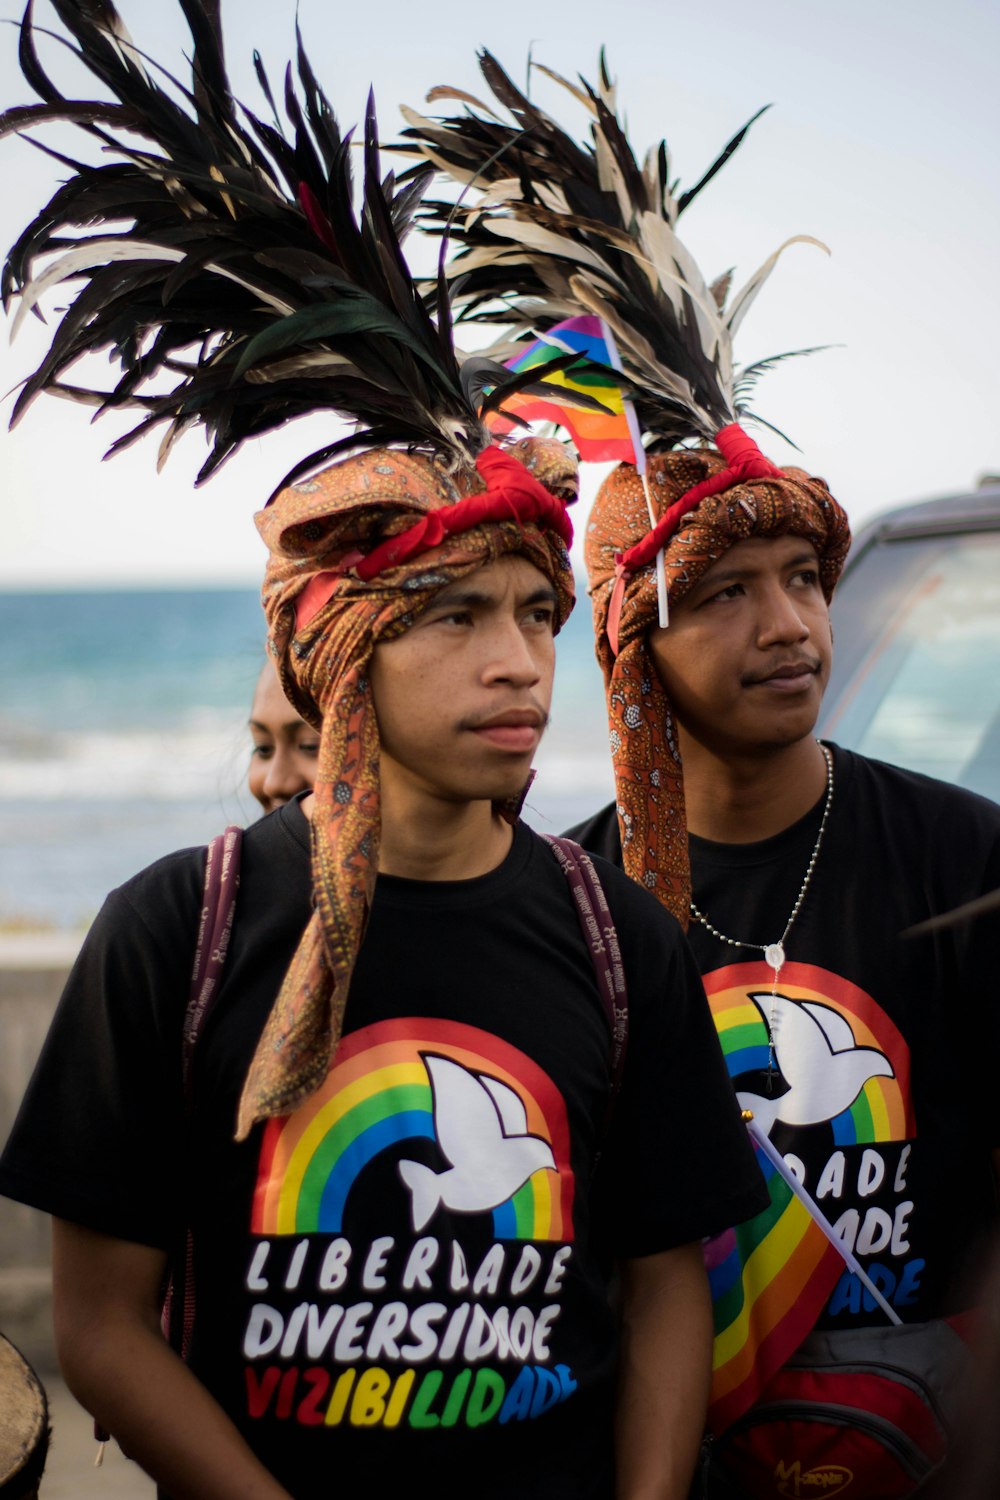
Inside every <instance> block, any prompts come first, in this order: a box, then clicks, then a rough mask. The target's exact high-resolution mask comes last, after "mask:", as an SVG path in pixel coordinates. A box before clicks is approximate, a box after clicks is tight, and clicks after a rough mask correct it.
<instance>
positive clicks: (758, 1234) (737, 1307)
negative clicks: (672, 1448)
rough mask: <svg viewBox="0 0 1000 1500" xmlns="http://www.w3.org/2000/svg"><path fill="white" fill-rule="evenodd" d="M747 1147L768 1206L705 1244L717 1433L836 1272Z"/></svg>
mask: <svg viewBox="0 0 1000 1500" xmlns="http://www.w3.org/2000/svg"><path fill="white" fill-rule="evenodd" d="M754 1148H755V1151H756V1155H757V1163H758V1166H759V1167H760V1170H761V1173H762V1175H763V1177H764V1180H765V1181H766V1183H767V1188H768V1193H769V1195H770V1200H771V1201H770V1203H769V1205H768V1207H767V1208H766V1209H764V1210H763V1212H761V1213H759V1214H757V1216H756V1217H755V1218H753V1219H748V1220H747V1221H746V1223H745V1224H740V1225H738V1226H737V1228H735V1229H727V1230H726V1231H725V1232H724V1233H723V1234H720V1235H718V1236H716V1238H715V1239H712V1240H709V1241H708V1242H707V1244H706V1245H705V1263H706V1266H707V1268H708V1280H709V1286H710V1287H711V1291H712V1309H713V1316H714V1320H715V1343H714V1348H713V1355H712V1392H711V1396H710V1399H709V1409H708V1426H709V1430H710V1431H711V1432H713V1433H715V1435H716V1436H717V1437H718V1436H719V1435H720V1434H721V1433H723V1432H724V1431H725V1430H726V1428H727V1427H729V1426H730V1425H731V1423H733V1422H735V1421H736V1420H737V1418H738V1417H740V1416H742V1415H743V1413H744V1412H745V1411H746V1410H747V1409H748V1407H750V1406H751V1405H752V1404H753V1402H754V1401H755V1400H756V1399H757V1397H758V1395H759V1394H760V1392H761V1391H762V1390H763V1388H764V1386H765V1385H767V1383H768V1381H769V1380H770V1379H771V1377H772V1375H774V1374H775V1373H776V1372H777V1371H778V1370H779V1369H780V1368H781V1366H782V1365H783V1364H785V1363H786V1361H787V1360H788V1359H789V1357H790V1356H791V1355H792V1354H794V1352H795V1350H796V1349H797V1348H798V1347H799V1345H800V1344H801V1343H802V1340H803V1339H804V1338H805V1337H806V1334H808V1333H809V1332H811V1330H812V1328H813V1325H814V1324H815V1322H816V1319H817V1318H818V1317H819V1315H820V1313H821V1312H822V1310H823V1308H824V1307H825V1305H826V1303H827V1300H828V1299H829V1297H830V1294H831V1293H832V1291H833V1289H834V1287H835V1286H836V1284H837V1281H838V1280H839V1278H840V1276H841V1275H842V1273H843V1270H844V1262H843V1260H842V1258H841V1256H840V1254H839V1253H838V1251H837V1250H836V1249H835V1247H834V1246H833V1245H831V1243H830V1241H829V1240H828V1239H827V1237H826V1235H825V1234H824V1233H823V1231H822V1230H821V1229H820V1227H819V1225H818V1224H817V1223H816V1221H815V1220H814V1219H813V1217H812V1215H811V1214H810V1213H809V1210H808V1209H807V1208H806V1206H805V1204H804V1203H802V1201H801V1200H800V1199H799V1198H798V1197H796V1195H795V1193H794V1192H793V1191H792V1189H791V1188H790V1187H789V1186H788V1184H787V1182H785V1180H784V1178H783V1177H782V1176H781V1174H780V1172H779V1171H778V1169H777V1167H775V1165H774V1163H773V1162H772V1161H770V1160H769V1158H768V1157H767V1155H766V1154H765V1153H764V1152H763V1151H762V1150H761V1149H760V1148H759V1147H758V1146H757V1145H756V1143H754Z"/></svg>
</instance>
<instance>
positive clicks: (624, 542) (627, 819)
mask: <svg viewBox="0 0 1000 1500" xmlns="http://www.w3.org/2000/svg"><path fill="white" fill-rule="evenodd" d="M723 431H724V433H725V434H726V437H725V438H724V439H723V441H724V442H727V440H728V439H729V438H730V437H731V436H732V429H731V428H730V429H723ZM736 431H737V432H739V429H738V428H737V429H736ZM741 436H744V435H743V434H741ZM746 441H747V443H751V442H752V440H750V439H747V440H746ZM752 446H753V448H754V449H756V445H755V444H754V445H752ZM735 457H736V458H737V461H738V457H739V456H738V455H736V456H735ZM750 457H751V459H752V455H750ZM752 461H753V462H754V463H756V460H753V459H752ZM762 462H763V464H764V465H766V469H765V471H764V472H762V473H760V474H759V477H750V478H746V479H743V480H740V481H737V482H735V483H734V482H733V479H732V477H731V476H732V471H733V469H734V468H736V463H734V454H733V451H732V445H731V444H729V445H728V451H727V453H726V454H725V456H723V455H722V454H720V453H718V452H716V451H714V450H709V449H699V450H689V449H677V450H675V451H673V452H670V453H660V454H655V455H653V456H651V457H650V458H649V459H648V461H647V475H646V477H647V485H648V490H649V495H650V499H651V502H652V504H653V506H654V508H655V510H656V512H657V515H658V517H660V518H665V517H668V516H670V515H671V513H672V512H673V511H674V510H675V507H677V506H678V503H679V502H680V504H681V507H682V508H683V512H684V513H683V514H682V515H680V517H679V521H678V524H677V525H676V529H675V530H674V531H673V534H672V536H669V537H668V538H667V539H666V544H665V546H664V543H663V541H662V540H661V541H660V542H658V543H655V544H654V543H650V544H649V545H648V548H647V543H646V538H647V537H648V536H650V535H651V533H650V526H649V511H648V508H647V505H646V496H645V493H644V491H643V484H642V480H641V478H640V477H639V475H638V474H637V473H636V471H635V469H634V468H632V467H631V465H628V464H623V465H621V466H620V467H619V468H618V469H616V470H615V471H614V472H613V473H612V474H611V475H610V476H609V477H608V478H607V479H606V480H605V482H604V484H603V485H602V486H601V488H600V490H599V492H598V494H597V498H596V499H595V501H594V505H593V509H592V510H591V513H590V519H589V522H588V526H587V535H586V560H587V575H588V578H589V581H590V589H591V598H592V603H593V609H594V629H595V632H596V639H597V657H598V660H599V662H600V664H601V670H602V671H603V673H604V682H605V687H606V690H607V699H608V719H609V729H610V735H611V754H612V760H613V763H614V769H615V796H616V800H617V805H618V826H619V830H620V832H621V840H622V856H623V859H624V863H625V869H626V871H627V872H628V874H629V875H631V877H632V878H633V880H638V881H639V882H640V884H642V885H644V886H646V887H647V889H649V890H652V891H654V892H655V893H656V895H657V896H658V897H659V899H660V900H661V901H662V903H663V904H664V906H666V907H667V908H668V910H670V911H672V912H673V913H674V915H675V916H676V917H677V919H678V921H679V922H680V923H681V925H682V926H684V927H685V928H686V927H687V922H688V908H689V902H690V899H691V873H690V867H689V863H688V849H687V820H686V816H685V808H684V781H683V769H682V766H681V756H680V749H679V747H678V744H677V736H676V733H675V730H674V724H673V718H672V715H671V710H670V704H669V702H668V701H667V697H666V694H665V693H664V691H663V687H662V686H661V683H660V680H659V677H658V676H657V673H656V669H655V667H654V665H653V659H652V656H651V655H650V653H649V650H648V648H647V637H648V635H649V631H650V630H651V629H654V628H655V627H656V626H657V625H658V623H659V612H658V608H657V595H656V570H655V564H654V561H653V559H654V558H655V555H656V553H657V551H658V550H659V548H660V546H664V567H665V571H666V580H667V595H668V599H669V602H670V603H671V604H672V605H676V604H677V603H679V601H680V600H681V599H683V597H684V595H685V594H686V593H687V592H688V591H689V590H690V589H691V588H692V587H693V586H694V584H695V583H697V581H698V580H699V578H701V576H702V574H703V573H705V572H707V571H708V569H709V568H710V567H711V566H712V565H713V563H716V562H718V561H719V559H720V558H721V557H724V556H725V554H726V553H727V552H728V551H729V549H730V547H733V546H735V545H736V543H737V542H742V541H746V540H747V539H748V538H750V537H772V536H773V537H777V536H785V535H788V534H792V535H795V536H802V537H805V538H806V539H807V540H808V541H810V542H811V543H812V544H813V546H814V547H815V548H816V554H817V556H818V558H819V573H820V579H821V582H822V587H823V592H824V594H825V595H826V598H827V600H829V599H830V597H831V595H832V593H833V587H834V584H835V583H836V581H837V579H838V578H839V576H840V571H841V568H842V567H843V564H844V558H845V557H846V556H847V549H848V547H849V545H850V540H851V534H850V528H849V526H848V522H847V516H846V515H845V513H844V511H843V510H842V508H841V507H840V506H839V505H838V504H837V502H836V500H834V498H833V496H832V495H831V494H830V492H829V490H828V489H827V487H826V485H825V483H824V482H823V480H822V479H814V478H811V477H810V476H809V475H808V474H806V473H805V472H804V471H803V470H801V469H791V468H790V469H784V470H781V469H776V468H775V467H774V466H773V465H772V464H770V463H768V461H767V460H766V459H763V460H762ZM742 472H744V473H745V472H746V469H745V468H744V469H743V470H742ZM724 476H728V477H724ZM719 484H721V485H723V486H724V487H723V488H720V487H719ZM695 493H698V494H699V495H700V498H698V499H696V500H695V501H694V503H693V505H692V506H690V507H689V506H688V504H687V502H688V500H689V499H690V497H691V495H692V494H695ZM661 536H662V533H661ZM637 544H639V545H640V546H641V547H642V548H643V549H644V551H643V553H640V555H641V556H645V561H643V562H642V563H640V564H637V565H636V567H635V570H634V571H630V569H629V568H628V567H627V566H623V563H624V559H625V558H628V557H629V556H635V552H636V551H638V548H637ZM630 549H635V551H630ZM647 552H648V555H646V553H647ZM612 604H614V606H615V608H616V609H617V611H618V613H617V637H618V639H617V647H618V654H617V656H616V655H615V653H614V651H613V650H612V648H611V644H610V642H609V640H608V616H609V612H610V610H611V608H612Z"/></svg>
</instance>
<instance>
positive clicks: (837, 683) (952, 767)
mask: <svg viewBox="0 0 1000 1500" xmlns="http://www.w3.org/2000/svg"><path fill="white" fill-rule="evenodd" d="M833 618H834V622H835V626H836V631H837V644H836V648H835V653H839V651H840V646H841V640H840V636H841V625H842V624H843V625H844V626H845V631H844V634H845V636H846V637H847V639H846V640H845V642H844V644H845V648H846V652H847V656H848V658H849V659H848V661H847V662H846V663H843V662H842V663H841V665H842V666H846V673H844V672H835V674H834V678H833V680H832V681H831V698H830V700H828V702H827V704H826V707H825V713H824V719H823V733H824V734H825V735H826V736H828V737H829V738H830V739H832V740H834V741H836V742H837V743H838V744H841V745H845V746H847V747H848V748H850V749H853V750H858V751H861V752H862V753H863V754H865V755H870V756H873V757H875V758H876V759H878V760H888V761H892V762H893V763H894V764H896V765H900V766H907V767H909V768H910V769H911V770H914V771H923V772H924V773H925V774H927V775H928V776H937V777H939V778H941V779H942V780H944V781H951V782H954V783H955V785H957V786H963V787H967V788H969V789H970V790H971V791H975V792H980V793H982V794H983V795H985V796H987V797H992V798H994V799H995V800H997V801H1000V533H996V532H979V533H978V534H977V533H972V534H969V533H966V534H965V535H956V536H936V537H915V538H906V539H901V540H898V541H892V540H887V541H884V542H881V543H878V544H876V545H875V546H874V547H873V548H872V549H871V551H870V552H868V553H866V554H864V555H863V556H862V557H861V558H860V559H859V561H858V564H857V566H856V567H855V568H853V569H851V570H849V572H848V573H847V575H846V576H845V578H844V580H843V584H842V586H841V588H840V589H838V591H837V595H836V598H835V603H834V610H833Z"/></svg>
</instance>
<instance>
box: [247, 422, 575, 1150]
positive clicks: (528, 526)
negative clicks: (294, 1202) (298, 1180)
mask: <svg viewBox="0 0 1000 1500" xmlns="http://www.w3.org/2000/svg"><path fill="white" fill-rule="evenodd" d="M575 496H576V464H575V461H574V460H573V459H572V458H571V457H570V455H569V454H568V453H567V451H566V449H565V448H564V447H563V445H562V444H561V443H556V442H543V441H541V440H539V439H535V438H529V439H525V440H523V441H521V442H519V443H515V444H513V445H512V446H511V447H510V448H508V449H507V450H505V451H504V452H501V451H500V450H499V449H497V448H495V447H494V448H488V449H487V450H486V451H485V453H482V454H480V456H479V458H478V459H477V461H476V467H475V468H471V467H470V468H468V469H465V470H459V471H456V472H451V473H449V472H448V470H447V469H446V468H445V466H444V465H443V464H442V463H441V462H439V461H435V460H433V459H430V458H425V457H422V456H420V455H416V454H407V453H404V452H399V451H395V450H389V449H384V448H382V449H375V450H372V451H369V452H366V453H362V454H360V455H358V456H356V457H354V458H349V459H347V460H345V461H344V462H342V463H339V464H335V465H333V467H331V468H329V469H326V470H324V471H323V472H322V473H321V474H318V475H316V476H315V477H314V478H312V479H309V480H307V481H305V482H302V483H299V484H295V485H292V486H290V487H289V488H288V489H285V490H282V492H281V493H280V494H279V495H278V496H277V498H276V500H275V501H274V503H273V504H272V505H270V506H269V507H268V508H267V509H266V510H263V511H261V512H260V514H259V515H258V516H257V526H258V529H259V531H260V533H261V535H262V537H263V538H264V541H265V542H266V543H267V547H268V550H269V552H270V558H269V561H268V565H267V572H266V574H265V579H264V589H263V603H264V612H265V614H266V616H267V621H268V646H269V649H270V651H271V652H272V654H273V656H274V657H275V660H276V662H277V666H278V672H279V674H280V676H281V680H282V684H283V686H284V689H285V692H286V694H287V695H288V698H289V699H290V701H291V702H292V703H293V704H294V705H295V707H296V708H297V709H298V711H299V713H300V714H301V715H302V717H303V718H304V719H306V720H308V721H309V723H311V724H313V725H315V726H316V727H317V728H318V729H319V730H320V746H319V761H318V767H317V777H316V785H315V788H314V791H315V799H316V800H315V803H314V805H313V818H312V877H313V901H314V911H313V915H312V917H311V918H310V920H309V924H308V926H307V927H306V930H305V932H304V934H303V937H302V940H301V942H300V944H299V946H298V948H297V950H296V952H295V956H294V957H293V959H292V963H291V966H290V968H289V970H288V973H287V975H286V976H285V980H284V983H283V985H282V988H281V991H280V993H279V995H278V998H277V1000H276V1001H275V1004H274V1006H273V1008H272V1011H271V1014H270V1016H269V1018H268V1020H267V1022H266V1024H265V1027H264V1031H263V1034H262V1036H261V1040H260V1042H259V1044H258V1047H257V1051H256V1053H255V1055H254V1059H253V1062H252V1063H251V1067H250V1072H249V1074H248V1075H247V1080H246V1084H245V1085H244V1090H243V1096H242V1099H241V1101H240V1109H239V1118H238V1121H237V1131H236V1134H237V1139H239V1140H242V1139H243V1138H244V1137H245V1136H246V1135H247V1134H248V1132H249V1131H250V1129H251V1128H252V1126H253V1125H254V1123H255V1122H256V1121H257V1120H261V1119H266V1118H268V1117H269V1116H271V1115H281V1114H287V1113H288V1112H289V1111H291V1110H292V1109H294V1108H295V1106H296V1105H297V1104H299V1103H301V1101H302V1100H303V1099H305V1098H307V1097H308V1096H309V1095H310V1094H311V1093H312V1092H313V1091H314V1090H315V1089H316V1088H318V1087H319V1085H320V1084H321V1083H322V1081H323V1079H324V1078H325V1077H326V1075H327V1072H328V1070H329V1067H330V1064H331V1061H332V1059H333V1054H334V1052H335V1051H336V1047H337V1042H338V1040H339V1038H340V1030H341V1025H342V1023H343V1017H344V1007H345V1005H346V1002H347V993H348V989H349V987H350V981H351V974H352V972H353V969H354V962H355V958H356V956H357V952H358V949H359V947H360V945H361V939H362V936H363V933H364V927H365V922H366V919H367V915H368V910H369V906H370V902H371V897H372V892H373V889H374V885H375V877H376V874H377V872H378V853H379V840H380V832H381V823H380V817H379V737H378V725H377V722H376V718H375V712H374V707H373V704H372V697H371V690H370V686H369V678H368V664H369V661H370V658H371V654H372V651H373V649H374V647H375V645H376V644H377V643H378V642H379V641H388V640H391V639H392V638H393V637H394V636H398V635H400V634H402V632H403V631H405V630H406V629H407V628H408V627H409V626H410V625H411V624H412V622H413V620H414V618H415V617H416V616H417V615H418V614H419V613H420V611H421V610H423V609H425V608H426V607H427V606H428V605H429V604H430V602H431V601H432V599H433V598H434V596H435V594H437V593H438V592H439V591H440V590H441V589H442V588H445V587H447V586H448V585H449V584H452V583H454V582H455V581H456V580H457V579H459V578H462V577H464V576H465V575H466V574H468V573H472V572H474V571H475V570H476V569H477V568H481V567H484V566H485V565H486V564H488V563H491V562H494V561H496V560H497V559H498V558H500V557H504V556H506V555H508V554H510V553H520V554H522V555H523V556H524V557H526V558H527V559H528V561H529V562H531V563H533V564H534V566H535V567H537V568H538V569H539V570H540V571H541V572H542V573H544V574H545V575H546V577H547V578H549V579H550V580H551V582H552V584H553V586H554V587H555V590H556V594H557V597H558V605H557V609H558V616H559V624H560V625H562V624H563V622H564V621H565V619H566V617H567V616H568V615H569V612H570V610H571V609H572V607H573V573H572V568H571V566H570V561H569V553H568V544H569V541H570V540H571V538H572V528H571V526H570V523H569V518H568V516H567V515H566V512H565V505H566V503H568V502H569V501H570V500H572V499H574V498H575ZM503 810H504V809H501V811H503ZM510 815H511V816H513V815H514V814H513V812H511V814H510Z"/></svg>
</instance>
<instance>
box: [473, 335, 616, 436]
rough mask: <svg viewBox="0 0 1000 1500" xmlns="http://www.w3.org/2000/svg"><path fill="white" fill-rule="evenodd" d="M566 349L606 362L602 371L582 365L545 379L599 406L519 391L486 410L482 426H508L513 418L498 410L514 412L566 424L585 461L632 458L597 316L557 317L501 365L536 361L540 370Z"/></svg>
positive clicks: (520, 366)
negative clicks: (599, 408)
mask: <svg viewBox="0 0 1000 1500" xmlns="http://www.w3.org/2000/svg"><path fill="white" fill-rule="evenodd" d="M571 353H577V354H580V355H581V356H582V357H583V358H585V359H587V360H589V361H591V362H592V364H594V365H605V366H607V367H608V372H607V373H605V372H604V371H603V370H599V369H593V368H588V367H586V366H584V367H583V368H581V369H579V370H577V369H575V368H570V369H568V370H557V371H555V373H554V374H552V375H548V376H545V379H546V380H547V381H548V382H549V383H550V384H551V385H556V386H562V387H563V388H564V389H565V390H566V391H567V393H571V392H573V391H577V392H579V393H580V394H581V395H585V396H591V397H593V399H594V400H596V401H600V403H601V405H602V406H603V407H605V408H606V410H605V411H589V410H585V409H584V408H583V407H579V406H574V405H573V404H572V401H571V400H567V401H566V402H565V403H563V402H561V401H559V400H558V399H557V398H555V397H554V396H545V397H543V396H537V395H535V396H533V395H530V394H529V393H528V392H527V391H519V392H518V393H517V394H516V395H514V396H511V397H510V399H509V400H508V401H505V402H504V406H503V411H500V412H491V413H490V414H489V415H488V416H487V418H486V423H487V426H488V427H490V428H491V429H492V430H493V431H494V432H501V433H506V432H510V431H511V430H512V429H513V428H514V426H515V425H516V424H515V423H513V422H509V421H507V420H506V419H505V417H504V412H516V413H517V415H518V416H519V417H522V418H524V420H525V421H526V422H556V423H558V425H559V426H560V427H565V428H566V430H567V432H568V433H569V434H570V436H571V437H572V439H573V442H574V444H575V445H576V451H577V453H578V454H579V455H580V457H581V459H583V460H584V462H585V463H609V462H612V461H616V462H619V463H622V462H624V463H634V462H635V446H634V444H633V440H632V434H631V430H630V423H629V414H628V412H627V410H626V403H625V400H624V398H623V396H622V393H621V390H620V388H619V387H618V385H617V383H616V382H615V380H614V377H613V375H612V374H611V370H612V368H613V367H614V365H615V360H614V356H613V354H612V352H611V350H610V347H609V344H608V340H607V338H606V337H605V334H604V330H603V328H602V325H601V320H600V318H596V317H592V316H589V315H587V316H582V317H579V318H568V319H567V320H566V322H565V323H557V324H556V325H555V326H554V327H553V328H550V329H549V330H548V331H547V332H546V333H543V334H540V335H539V336H538V337H537V338H536V339H533V340H532V342H531V343H530V344H528V345H526V347H525V349H524V351H523V352H522V353H521V354H518V355H517V356H516V357H515V358H514V359H511V360H508V361H507V368H508V369H510V370H516V371H521V370H532V369H535V368H536V367H537V368H538V370H539V373H540V374H544V370H543V367H544V366H545V365H546V364H547V363H548V362H549V360H552V359H558V358H559V357H560V355H563V354H571Z"/></svg>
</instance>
